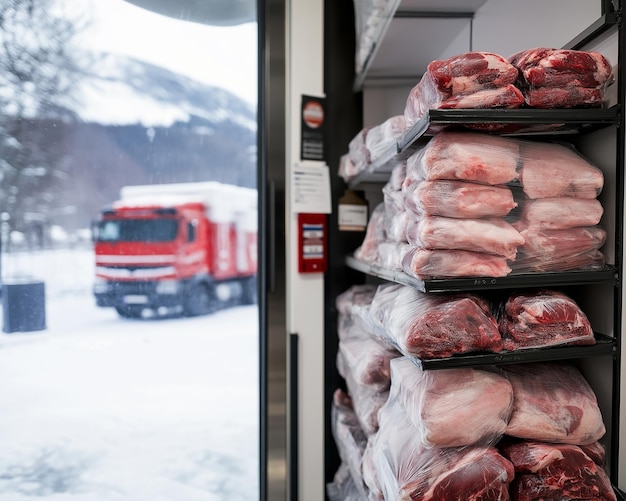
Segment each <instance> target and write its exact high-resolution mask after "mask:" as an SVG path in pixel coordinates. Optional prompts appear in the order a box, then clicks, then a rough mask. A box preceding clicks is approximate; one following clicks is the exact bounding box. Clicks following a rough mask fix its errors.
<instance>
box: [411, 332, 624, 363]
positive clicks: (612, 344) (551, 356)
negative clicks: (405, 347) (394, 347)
mask: <svg viewBox="0 0 626 501" xmlns="http://www.w3.org/2000/svg"><path fill="white" fill-rule="evenodd" d="M595 338H596V344H594V345H589V346H571V345H570V346H553V347H545V348H525V349H521V350H515V351H505V352H500V353H476V354H472V353H468V354H466V355H455V356H453V357H448V358H438V359H430V360H424V359H420V358H416V357H411V356H409V357H408V358H409V359H410V360H411V361H413V363H415V364H417V365H418V366H420V367H421V368H422V369H423V370H437V369H451V368H458V367H484V366H489V365H505V364H519V363H527V362H548V361H555V360H568V359H574V358H588V357H601V356H607V355H613V353H614V352H615V350H616V346H617V345H616V341H615V339H614V338H612V337H610V336H605V335H604V334H598V333H596V334H595Z"/></svg>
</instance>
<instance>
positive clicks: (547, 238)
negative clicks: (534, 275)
mask: <svg viewBox="0 0 626 501" xmlns="http://www.w3.org/2000/svg"><path fill="white" fill-rule="evenodd" d="M521 234H522V236H523V237H524V245H522V246H521V247H520V248H519V252H518V254H517V259H516V261H515V263H513V265H512V266H513V268H514V269H516V270H528V271H565V270H575V269H583V268H588V267H590V266H600V267H601V266H603V265H604V255H603V254H602V252H600V251H599V250H598V249H600V247H602V246H603V245H604V242H605V241H606V231H605V230H604V229H603V228H601V227H600V226H577V227H575V228H568V229H564V230H522V231H521Z"/></svg>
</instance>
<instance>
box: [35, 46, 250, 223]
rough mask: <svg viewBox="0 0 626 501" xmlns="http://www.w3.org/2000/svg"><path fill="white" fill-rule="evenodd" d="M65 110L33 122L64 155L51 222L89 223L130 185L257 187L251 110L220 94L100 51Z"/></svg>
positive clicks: (139, 63)
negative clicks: (63, 115) (207, 183)
mask: <svg viewBox="0 0 626 501" xmlns="http://www.w3.org/2000/svg"><path fill="white" fill-rule="evenodd" d="M67 107H68V108H69V110H68V111H69V115H70V116H74V117H75V118H74V119H69V120H68V119H64V120H62V121H59V120H58V119H55V118H54V117H51V118H49V119H48V118H47V119H40V120H39V121H37V127H41V128H42V130H45V136H46V138H47V140H48V141H50V144H51V147H52V146H54V147H59V146H60V147H61V148H63V149H64V150H65V151H67V152H68V154H67V156H66V159H65V168H64V170H66V179H65V181H64V182H63V189H62V190H61V192H60V193H59V194H58V200H57V202H58V205H59V210H58V211H57V214H56V215H55V220H54V221H51V223H53V224H59V225H61V226H64V227H66V228H68V229H76V228H81V227H86V226H88V225H89V222H90V220H91V219H93V217H95V215H97V213H98V211H99V210H100V209H101V208H102V207H103V206H105V205H107V204H109V203H111V202H112V201H113V200H115V199H116V198H117V196H118V195H119V189H120V187H121V186H124V185H128V184H152V183H170V182H192V181H220V182H224V183H229V184H235V185H239V186H246V187H256V171H257V163H256V127H257V125H256V109H255V107H254V106H252V105H251V104H249V103H246V102H245V101H243V100H241V99H240V98H238V97H237V96H235V95H233V94H231V93H230V92H228V91H227V90H224V89H220V88H217V87H211V86H207V85H205V84H202V83H198V82H196V81H194V80H191V79H189V78H187V77H185V76H182V75H178V74H174V73H172V72H171V71H169V70H166V69H164V68H160V67H157V66H154V65H152V64H149V63H145V62H142V61H138V60H133V59H130V58H126V57H123V56H114V55H107V56H103V57H102V58H101V60H100V61H98V64H97V65H95V66H94V71H93V73H92V74H89V75H86V76H85V77H84V78H83V80H82V81H81V84H80V87H79V88H78V90H77V92H76V95H74V96H72V101H71V102H70V103H67ZM66 116H67V114H66Z"/></svg>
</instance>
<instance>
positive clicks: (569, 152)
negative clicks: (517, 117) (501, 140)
mask: <svg viewBox="0 0 626 501" xmlns="http://www.w3.org/2000/svg"><path fill="white" fill-rule="evenodd" d="M520 145H521V148H520V154H521V157H522V162H521V164H522V165H521V170H520V175H519V179H520V183H521V185H522V188H523V189H524V193H525V194H526V196H527V197H528V198H532V199H536V198H550V197H576V198H587V199H592V198H596V197H597V196H598V195H599V194H600V192H601V191H602V187H603V185H604V176H603V174H602V171H601V170H600V169H598V168H597V167H596V166H594V165H592V164H591V163H590V162H588V161H587V160H586V159H585V158H583V157H582V156H581V155H580V154H579V153H578V152H577V151H576V150H574V148H573V147H570V146H566V145H562V144H557V143H540V142H531V141H521V142H520Z"/></svg>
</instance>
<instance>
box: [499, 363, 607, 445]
mask: <svg viewBox="0 0 626 501" xmlns="http://www.w3.org/2000/svg"><path fill="white" fill-rule="evenodd" d="M502 370H503V371H504V372H505V373H506V375H507V377H508V378H509V381H510V382H511V385H512V386H513V413H512V414H511V419H510V420H509V424H508V427H507V430H506V434H507V435H511V436H513V437H518V438H525V439H528V440H540V441H544V442H554V443H560V444H574V445H581V444H591V443H593V442H596V441H598V440H599V439H600V438H602V436H603V435H604V433H605V432H606V428H605V426H604V422H603V421H602V414H601V413H600V408H599V407H598V402H597V399H596V395H595V393H594V392H593V390H592V389H591V386H589V383H588V382H587V380H586V379H585V378H584V377H583V375H582V374H581V373H580V371H579V370H578V369H577V368H576V367H575V366H574V365H571V364H565V363H564V364H559V363H556V362H536V363H532V364H513V365H508V366H503V367H502Z"/></svg>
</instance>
